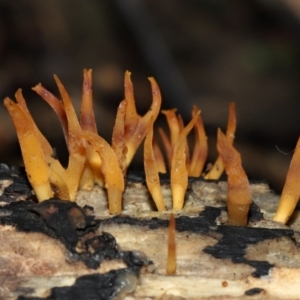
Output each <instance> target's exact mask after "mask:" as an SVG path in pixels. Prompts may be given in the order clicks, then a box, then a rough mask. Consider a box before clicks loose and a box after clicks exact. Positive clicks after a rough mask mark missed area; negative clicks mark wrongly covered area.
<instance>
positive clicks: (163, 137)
mask: <svg viewBox="0 0 300 300" xmlns="http://www.w3.org/2000/svg"><path fill="white" fill-rule="evenodd" d="M158 133H159V135H160V138H161V141H162V143H163V147H164V149H165V151H166V155H167V161H168V165H169V169H171V164H172V156H173V148H172V145H171V142H170V140H169V138H168V136H167V135H166V133H165V131H164V130H163V129H162V128H161V127H159V128H158Z"/></svg>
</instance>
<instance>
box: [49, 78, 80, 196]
mask: <svg viewBox="0 0 300 300" xmlns="http://www.w3.org/2000/svg"><path fill="white" fill-rule="evenodd" d="M54 79H55V81H56V84H57V87H58V89H59V92H60V95H61V98H62V100H63V103H64V107H65V111H66V115H67V120H68V133H69V139H68V148H69V153H70V155H69V163H68V168H67V170H66V177H65V180H66V183H67V186H68V189H69V194H70V199H71V200H74V199H75V198H76V194H77V190H78V187H79V181H80V178H81V175H82V171H83V168H84V163H85V160H86V150H85V141H84V139H82V136H81V131H82V130H81V127H80V125H79V122H78V119H77V116H76V113H75V110H74V107H73V104H72V101H71V99H70V97H69V95H68V93H67V91H66V89H65V88H64V86H63V85H62V83H61V82H60V80H59V79H58V77H57V76H56V75H54Z"/></svg>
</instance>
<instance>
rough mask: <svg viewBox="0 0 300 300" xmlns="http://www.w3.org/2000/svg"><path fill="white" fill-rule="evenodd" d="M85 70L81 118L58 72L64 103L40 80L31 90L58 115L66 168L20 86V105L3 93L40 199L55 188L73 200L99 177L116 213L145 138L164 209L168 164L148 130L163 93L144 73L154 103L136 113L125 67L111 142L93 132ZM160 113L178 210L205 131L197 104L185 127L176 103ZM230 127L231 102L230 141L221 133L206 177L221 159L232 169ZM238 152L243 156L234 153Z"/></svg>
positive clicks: (202, 155) (149, 172)
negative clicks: (162, 180) (191, 136)
mask: <svg viewBox="0 0 300 300" xmlns="http://www.w3.org/2000/svg"><path fill="white" fill-rule="evenodd" d="M83 76H84V80H83V87H82V102H81V112H80V121H79V120H78V118H77V115H76V112H75V110H74V107H73V104H72V101H71V98H70V97H69V95H68V93H67V91H66V89H65V88H64V86H63V85H62V83H61V82H60V80H59V79H58V77H57V76H54V78H55V81H56V84H57V86H58V89H59V92H60V96H61V99H62V101H61V100H59V99H58V98H57V97H55V96H54V95H53V94H51V93H50V92H49V91H48V90H47V89H45V88H44V87H43V86H42V85H41V84H38V85H37V86H35V87H34V88H33V90H34V91H35V92H37V93H38V94H39V95H40V96H41V97H42V98H43V99H44V100H45V101H46V102H47V103H48V104H49V105H50V106H51V107H52V108H53V110H54V111H55V112H56V114H57V115H58V118H59V120H60V123H61V125H62V128H63V132H64V136H65V140H66V144H67V147H68V150H69V162H68V166H67V168H66V169H65V168H63V167H62V165H61V164H60V162H59V161H58V160H57V159H56V158H54V155H53V150H52V148H51V146H50V144H49V142H48V141H47V140H46V138H45V137H44V136H43V134H42V133H41V132H40V131H39V129H38V127H37V126H36V124H35V122H34V120H33V119H32V117H31V115H30V113H29V110H28V109H27V106H26V102H25V100H24V98H23V97H22V94H21V91H18V92H17V93H16V99H17V103H15V102H13V101H12V100H10V99H8V98H6V99H5V101H4V104H5V106H6V108H7V109H8V111H9V113H10V115H11V117H12V120H13V122H14V124H15V127H16V130H17V134H18V138H19V141H20V145H21V149H22V153H23V158H24V163H25V168H26V170H27V174H28V178H29V180H30V182H31V184H32V186H33V189H34V191H35V193H36V195H37V198H38V201H43V200H45V199H48V198H50V197H52V195H53V194H55V195H56V196H59V197H60V198H61V199H69V200H72V201H74V200H75V199H76V194H77V191H78V189H86V190H90V189H92V188H93V186H94V184H95V183H97V184H98V185H100V186H104V187H105V188H106V190H107V195H108V202H109V211H110V213H113V214H117V213H121V211H122V194H123V191H124V187H125V183H124V176H126V171H127V168H128V166H129V164H130V162H131V161H132V159H133V157H134V154H135V152H136V150H137V148H138V147H139V145H140V144H141V142H142V141H143V139H144V138H145V137H146V139H145V145H144V166H145V174H146V181H147V185H148V189H149V191H150V193H151V195H152V197H153V200H154V202H155V204H156V206H157V209H158V210H159V211H163V210H165V209H166V206H165V203H164V200H163V196H162V192H161V187H160V179H159V175H158V174H159V172H162V173H165V172H166V164H165V162H164V158H163V155H162V153H161V151H160V148H159V146H158V144H157V142H156V140H155V138H154V133H153V131H154V129H153V126H154V122H155V120H156V118H157V115H158V113H159V111H160V107H161V94H160V90H159V87H158V85H157V83H156V81H155V80H154V79H153V78H152V77H150V78H149V81H150V83H151V90H152V105H151V107H150V109H149V111H148V112H147V113H146V114H145V115H144V116H143V117H141V116H140V115H138V113H137V111H136V107H135V101H134V94H133V85H132V82H131V79H130V72H128V71H127V72H126V73H125V79H124V82H125V83H124V87H125V99H124V100H123V101H122V102H121V103H120V105H119V107H118V110H117V116H116V121H115V126H114V129H113V133H112V142H111V145H110V144H109V143H107V142H106V141H105V140H104V139H103V138H102V137H100V136H99V135H98V134H97V127H96V121H95V117H94V112H93V98H92V71H91V70H84V71H83ZM162 112H163V114H164V115H165V116H166V119H167V123H168V126H169V129H170V139H169V138H168V136H167V134H165V132H164V131H163V130H162V129H161V128H159V133H160V136H161V138H162V143H163V146H164V148H165V152H166V156H167V160H168V164H169V171H170V173H171V191H172V196H173V209H174V210H181V209H182V208H183V205H184V198H185V193H186V189H187V184H188V176H194V177H198V176H201V173H202V170H203V166H204V164H205V160H206V157H207V137H206V134H205V130H204V126H203V122H202V119H201V116H200V110H198V108H197V107H194V108H193V110H192V120H191V121H190V122H189V123H188V124H187V126H184V123H183V120H182V118H181V116H180V115H177V114H176V109H171V110H164V111H162ZM235 126H236V118H235V107H234V103H231V104H230V109H229V119H228V127H227V134H226V141H227V143H225V142H224V141H223V140H222V137H221V142H219V144H218V147H219V151H220V157H222V159H221V158H218V160H217V162H216V164H215V167H214V168H213V169H212V171H211V172H210V174H209V175H208V177H209V178H212V177H213V178H217V177H219V176H220V174H221V173H222V171H223V168H224V166H223V160H224V164H225V168H226V172H227V174H230V172H231V171H230V169H232V166H233V168H235V167H237V166H236V165H235V164H233V162H232V160H228V159H227V158H226V155H227V154H226V153H227V152H228V151H233V150H232V149H233V148H232V149H231V148H230V147H231V146H230V145H231V144H232V142H233V138H234V132H235ZM193 128H194V133H195V143H194V148H193V151H192V152H191V153H189V146H188V143H187V136H188V134H189V133H190V131H191V130H192V129H193ZM33 145H34V147H33ZM224 145H225V146H224ZM224 149H225V150H224ZM224 151H225V152H224ZM224 153H225V154H224ZM230 153H231V152H230ZM232 153H234V152H232ZM190 155H191V156H190ZM237 158H238V159H240V158H239V156H237ZM226 159H227V160H226ZM226 165H227V167H226ZM216 170H217V172H216ZM212 174H217V175H212ZM211 176H212V177H211ZM229 178H231V177H230V176H229ZM229 186H230V185H229ZM229 198H232V196H231V197H229ZM233 198H234V197H233ZM232 202H233V203H235V202H234V201H232ZM229 206H230V205H229Z"/></svg>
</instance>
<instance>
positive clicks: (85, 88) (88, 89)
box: [80, 69, 104, 190]
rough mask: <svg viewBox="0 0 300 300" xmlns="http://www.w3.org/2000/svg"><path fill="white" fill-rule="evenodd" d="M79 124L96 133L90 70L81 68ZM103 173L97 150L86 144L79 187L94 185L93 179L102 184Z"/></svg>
mask: <svg viewBox="0 0 300 300" xmlns="http://www.w3.org/2000/svg"><path fill="white" fill-rule="evenodd" d="M80 126H81V129H82V130H87V131H90V132H93V133H96V134H97V124H96V120H95V116H94V110H93V92H92V70H91V69H90V70H86V69H84V70H83V84H82V100H81V110H80ZM103 180H104V179H103V174H102V173H101V160H100V157H99V155H98V153H97V152H95V151H94V150H93V148H92V147H90V146H89V145H86V162H85V165H84V170H83V173H82V177H81V180H80V188H82V189H85V190H90V189H92V188H93V186H94V181H95V182H96V183H97V184H98V185H100V186H102V185H103Z"/></svg>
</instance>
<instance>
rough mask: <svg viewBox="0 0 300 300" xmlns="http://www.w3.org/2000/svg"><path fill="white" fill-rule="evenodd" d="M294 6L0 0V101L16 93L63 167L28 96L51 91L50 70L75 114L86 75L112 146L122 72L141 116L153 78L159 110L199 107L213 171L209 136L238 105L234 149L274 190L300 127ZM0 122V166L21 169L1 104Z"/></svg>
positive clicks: (56, 139)
mask: <svg viewBox="0 0 300 300" xmlns="http://www.w3.org/2000/svg"><path fill="white" fill-rule="evenodd" d="M298 2H300V1H298V0H285V1H279V0H278V1H276V0H272V1H271V0H270V1H267V0H264V1H263V0H260V1H258V0H226V1H225V0H202V1H200V0H197V1H196V0H194V1H192V0H190V1H180V0H163V1H161V0H145V1H142V0H114V1H113V0H106V1H105V0H101V1H100V0H42V1H41V0H30V1H29V0H24V1H11V0H0V62H1V63H0V96H1V99H3V98H4V97H6V96H9V97H11V98H13V97H14V93H15V91H16V90H17V88H19V87H21V88H22V89H23V93H24V95H25V98H26V100H27V102H28V106H29V108H30V110H31V111H32V114H33V116H34V118H35V120H36V123H37V124H38V126H39V128H40V129H41V130H42V132H44V134H45V135H46V137H47V138H48V139H49V141H50V142H51V144H52V145H53V147H55V148H56V149H57V152H58V156H59V157H60V158H61V159H62V160H63V161H64V160H65V159H66V148H65V146H64V140H63V136H62V131H61V128H60V125H59V122H58V121H57V118H56V116H55V115H54V113H53V112H52V110H51V109H50V108H49V107H48V106H47V104H46V103H44V102H43V101H42V100H41V99H40V98H38V97H37V96H35V94H34V92H33V91H31V87H33V86H34V85H36V84H37V83H39V82H42V83H43V85H44V86H45V87H47V88H48V89H49V90H51V91H53V92H54V93H56V94H57V88H56V87H55V85H54V80H53V74H54V73H55V74H57V75H58V76H59V77H60V79H61V80H62V82H63V83H64V85H65V86H66V88H67V90H68V91H69V93H70V95H71V96H72V99H73V101H74V103H76V107H77V109H78V108H79V106H78V105H79V102H80V98H81V85H82V70H83V69H84V68H92V69H93V76H94V79H93V84H94V86H93V87H94V88H93V90H94V101H95V104H94V105H95V114H96V117H97V122H98V128H99V132H100V134H101V135H102V136H104V137H105V138H106V139H108V140H109V139H110V137H111V132H112V127H113V123H114V116H115V112H116V108H117V106H118V104H119V102H120V101H121V100H122V99H123V74H124V71H125V70H130V71H131V72H132V80H133V82H134V86H135V95H136V102H137V106H138V111H139V112H140V113H141V114H142V113H144V112H145V111H146V109H147V108H148V107H149V105H150V103H151V93H150V87H149V82H148V80H147V77H148V76H154V77H155V78H156V79H157V81H158V83H159V85H160V87H161V90H162V93H163V108H165V109H167V108H173V107H178V110H179V112H180V113H181V114H182V115H183V117H184V120H185V121H188V120H189V118H190V112H191V108H192V105H193V104H196V105H197V106H198V107H199V108H200V109H201V110H202V117H203V119H204V122H205V125H206V130H207V134H208V137H209V141H210V145H211V146H210V158H209V161H211V162H213V160H214V159H215V156H216V150H215V136H216V130H217V127H221V128H222V129H223V130H225V128H226V121H227V112H228V104H229V102H230V101H235V102H236V107H237V116H238V126H237V133H236V140H235V145H236V147H237V149H238V150H239V151H240V152H241V154H242V158H243V165H244V167H245V170H246V172H247V173H248V175H249V177H250V178H253V179H259V180H261V179H264V180H266V181H268V182H269V183H270V184H271V186H272V187H273V188H275V189H276V190H277V191H280V190H281V188H282V185H283V182H284V178H285V174H286V171H287V168H288V165H289V162H290V159H291V155H292V151H293V149H294V147H295V144H296V142H297V139H298V136H299V129H300V121H299V117H298V115H299V112H300V110H299V108H300V84H299V81H300V72H299V71H300V55H299V52H300V43H299V39H300V22H299V19H298V17H299V16H300V8H299V7H298V6H299V4H298ZM0 118H1V126H0V155H1V162H6V163H11V164H21V163H22V162H21V155H20V152H19V148H18V143H17V141H16V134H15V131H14V128H13V125H12V122H11V120H10V118H9V116H8V113H7V112H6V111H5V109H4V108H3V107H0ZM277 148H278V149H280V151H279V150H278V149H277ZM282 152H285V153H282ZM138 166H139V161H137V162H136V163H135V165H134V167H138Z"/></svg>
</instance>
